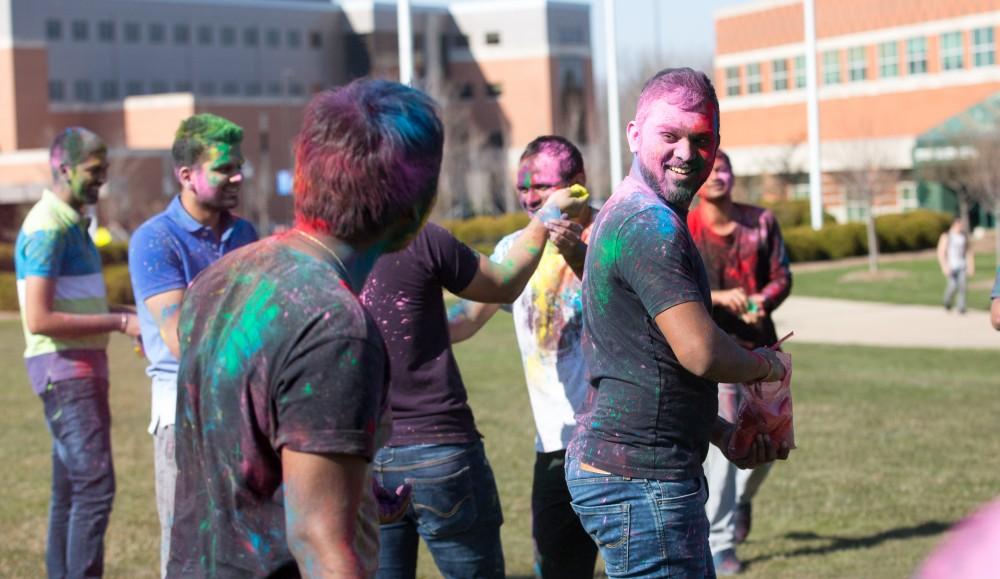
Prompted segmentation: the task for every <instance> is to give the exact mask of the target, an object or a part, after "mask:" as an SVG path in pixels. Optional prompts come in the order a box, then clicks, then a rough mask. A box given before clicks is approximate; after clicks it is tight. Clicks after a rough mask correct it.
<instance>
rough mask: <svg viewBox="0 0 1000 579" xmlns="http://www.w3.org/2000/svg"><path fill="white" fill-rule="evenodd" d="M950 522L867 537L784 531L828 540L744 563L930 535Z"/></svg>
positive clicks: (795, 536)
mask: <svg viewBox="0 0 1000 579" xmlns="http://www.w3.org/2000/svg"><path fill="white" fill-rule="evenodd" d="M951 526H952V523H943V522H941V521H928V522H926V523H921V524H919V525H915V526H912V527H899V528H896V529H888V530H885V531H882V532H879V533H875V534H874V535H869V536H867V537H838V536H835V535H818V534H816V533H813V532H811V531H805V532H794V531H793V532H791V533H785V535H784V538H785V539H791V540H793V541H828V542H829V543H828V544H826V545H822V546H816V547H803V548H801V549H795V550H794V551H791V552H788V553H775V554H772V555H761V556H760V557H754V558H752V559H747V560H746V561H744V563H745V564H746V565H747V566H749V565H753V564H754V563H760V562H763V561H767V560H769V559H773V558H775V557H803V556H807V555H826V554H828V553H833V552H836V551H847V550H850V549H867V548H870V547H874V546H876V545H879V544H881V543H884V542H886V541H897V540H905V539H913V538H915V537H927V536H930V535H938V534H940V533H943V532H945V531H947V530H948V529H950V528H951Z"/></svg>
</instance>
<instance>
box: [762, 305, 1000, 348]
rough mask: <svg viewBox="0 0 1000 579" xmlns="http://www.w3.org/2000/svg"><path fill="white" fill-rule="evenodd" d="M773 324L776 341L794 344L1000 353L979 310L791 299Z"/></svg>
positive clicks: (997, 337)
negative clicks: (788, 340)
mask: <svg viewBox="0 0 1000 579" xmlns="http://www.w3.org/2000/svg"><path fill="white" fill-rule="evenodd" d="M774 322H775V324H776V325H777V326H778V333H779V335H784V334H786V333H788V332H789V331H792V330H794V331H795V337H794V338H793V339H794V341H796V342H810V343H823V344H859V345H866V346H898V347H912V348H961V349H970V348H973V349H991V350H1000V332H997V331H995V330H994V329H993V327H992V326H990V320H989V314H988V313H987V312H984V311H978V310H970V311H969V312H968V313H966V314H965V315H959V314H956V313H947V312H945V311H944V308H941V307H931V306H913V305H896V304H885V303H877V302H859V301H847V300H834V299H826V298H810V297H795V296H792V297H789V298H788V299H787V300H786V301H785V303H784V304H782V305H781V307H780V308H778V310H777V311H776V312H775V314H774Z"/></svg>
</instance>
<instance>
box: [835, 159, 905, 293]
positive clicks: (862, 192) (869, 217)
mask: <svg viewBox="0 0 1000 579" xmlns="http://www.w3.org/2000/svg"><path fill="white" fill-rule="evenodd" d="M843 161H844V165H845V166H846V167H847V168H846V169H845V170H843V171H841V172H839V173H837V174H836V178H837V181H838V182H839V183H840V185H841V187H843V188H844V195H845V197H846V201H847V204H848V205H850V204H851V202H852V201H853V202H855V203H860V204H861V205H862V207H864V209H865V237H866V239H867V241H868V271H870V272H873V273H874V272H877V271H878V257H879V247H878V235H877V233H876V231H875V199H876V197H877V196H878V195H879V194H881V193H884V192H885V191H887V190H890V189H891V188H892V187H893V186H894V185H895V184H896V182H897V181H898V180H899V170H898V169H895V168H892V166H891V164H890V163H888V160H887V159H886V158H885V157H884V156H883V155H882V154H881V153H880V152H879V150H878V149H877V147H876V146H875V145H874V144H870V143H869V144H866V145H859V146H854V147H852V148H851V152H850V153H849V158H847V159H844V160H843Z"/></svg>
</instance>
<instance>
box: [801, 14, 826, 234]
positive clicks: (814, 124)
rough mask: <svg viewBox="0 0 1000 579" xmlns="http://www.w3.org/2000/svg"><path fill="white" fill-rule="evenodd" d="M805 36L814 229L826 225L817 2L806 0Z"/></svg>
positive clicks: (812, 221) (810, 179)
mask: <svg viewBox="0 0 1000 579" xmlns="http://www.w3.org/2000/svg"><path fill="white" fill-rule="evenodd" d="M803 8H804V10H803V13H804V15H805V18H804V21H803V25H804V27H805V33H806V34H805V36H806V117H807V124H808V133H809V217H810V223H811V225H812V228H813V229H817V230H818V229H820V228H821V227H823V173H822V171H821V170H820V163H821V159H820V138H819V136H820V135H819V89H818V87H817V86H816V85H817V78H816V3H815V0H803Z"/></svg>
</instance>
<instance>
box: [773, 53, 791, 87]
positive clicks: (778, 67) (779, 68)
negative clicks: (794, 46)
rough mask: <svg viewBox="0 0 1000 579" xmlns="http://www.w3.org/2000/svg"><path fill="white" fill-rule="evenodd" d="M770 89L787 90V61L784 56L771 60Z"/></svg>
mask: <svg viewBox="0 0 1000 579" xmlns="http://www.w3.org/2000/svg"><path fill="white" fill-rule="evenodd" d="M771 90H776V91H777V90H788V61H787V60H785V59H784V58H781V59H778V60H772V61H771Z"/></svg>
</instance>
